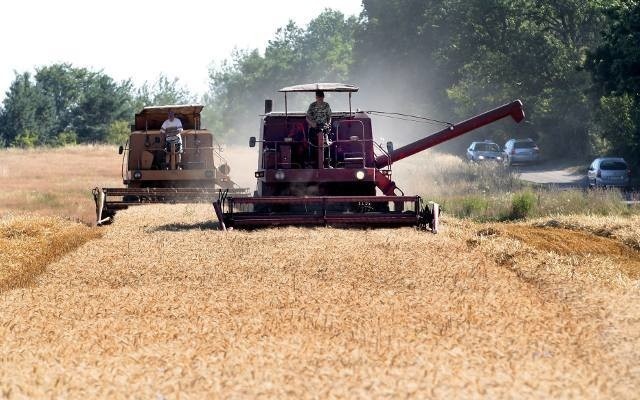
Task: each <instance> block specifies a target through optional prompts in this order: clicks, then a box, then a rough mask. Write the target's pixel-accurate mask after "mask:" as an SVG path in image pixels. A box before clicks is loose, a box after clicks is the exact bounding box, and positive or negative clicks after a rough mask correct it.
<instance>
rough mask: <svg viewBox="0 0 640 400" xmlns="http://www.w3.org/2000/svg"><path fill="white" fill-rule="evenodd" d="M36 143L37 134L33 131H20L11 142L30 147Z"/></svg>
mask: <svg viewBox="0 0 640 400" xmlns="http://www.w3.org/2000/svg"><path fill="white" fill-rule="evenodd" d="M37 143H38V134H37V133H36V132H34V131H29V130H26V131H22V132H20V133H19V134H18V135H17V136H16V137H15V138H14V139H13V142H11V145H12V146H15V147H22V148H30V147H35V145H36V144H37Z"/></svg>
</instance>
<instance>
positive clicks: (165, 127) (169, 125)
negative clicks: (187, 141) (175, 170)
mask: <svg viewBox="0 0 640 400" xmlns="http://www.w3.org/2000/svg"><path fill="white" fill-rule="evenodd" d="M181 132H182V122H180V120H179V119H178V118H176V116H175V113H174V112H173V111H171V110H169V115H168V118H167V120H166V121H164V122H163V123H162V127H161V128H160V133H162V134H164V135H166V136H165V148H164V150H165V153H166V156H165V165H169V162H170V157H171V145H172V144H175V149H176V165H180V162H181V161H182V159H181V158H182V136H181V135H180V133H181Z"/></svg>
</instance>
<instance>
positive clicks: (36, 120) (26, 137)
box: [0, 72, 55, 146]
mask: <svg viewBox="0 0 640 400" xmlns="http://www.w3.org/2000/svg"><path fill="white" fill-rule="evenodd" d="M54 126H55V111H54V106H53V102H52V101H51V99H50V98H48V97H47V96H46V95H45V94H44V93H42V91H41V90H40V89H39V88H38V87H37V86H36V85H35V83H34V82H33V80H32V78H31V75H30V74H29V73H27V72H25V73H23V74H16V77H15V79H14V81H13V82H12V83H11V86H10V87H9V90H8V91H7V93H6V97H5V99H4V101H3V110H2V113H1V114H0V141H2V142H4V143H5V145H6V144H12V143H14V142H15V141H16V138H18V137H20V138H22V139H19V140H18V141H19V142H20V145H21V146H22V145H36V144H46V143H47V142H48V141H49V140H50V138H51V132H52V129H53V127H54Z"/></svg>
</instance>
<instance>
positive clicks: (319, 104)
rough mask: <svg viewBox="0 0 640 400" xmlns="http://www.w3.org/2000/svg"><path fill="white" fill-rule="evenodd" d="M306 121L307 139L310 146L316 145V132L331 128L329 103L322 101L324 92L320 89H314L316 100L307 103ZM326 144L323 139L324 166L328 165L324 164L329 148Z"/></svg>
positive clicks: (325, 131) (326, 130)
mask: <svg viewBox="0 0 640 400" xmlns="http://www.w3.org/2000/svg"><path fill="white" fill-rule="evenodd" d="M307 122H308V123H309V141H310V142H311V144H312V146H317V145H318V133H320V132H323V134H325V133H329V130H330V129H331V107H329V103H326V102H325V101H324V92H323V91H322V90H316V101H314V102H313V103H311V104H309V108H308V109H307ZM326 146H327V143H326V141H325V149H324V158H325V162H324V164H325V167H326V166H329V165H326V164H327V163H328V158H329V148H328V147H326ZM321 165H323V164H322V163H321V162H320V160H318V168H320V166H321Z"/></svg>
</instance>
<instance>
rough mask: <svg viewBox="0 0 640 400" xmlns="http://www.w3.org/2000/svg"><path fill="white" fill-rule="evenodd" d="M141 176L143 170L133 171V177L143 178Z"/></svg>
mask: <svg viewBox="0 0 640 400" xmlns="http://www.w3.org/2000/svg"><path fill="white" fill-rule="evenodd" d="M141 178H142V172H140V171H136V172H134V173H133V179H141Z"/></svg>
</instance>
